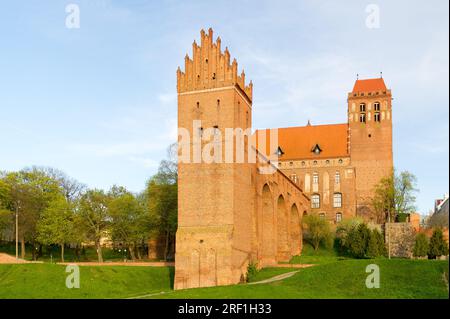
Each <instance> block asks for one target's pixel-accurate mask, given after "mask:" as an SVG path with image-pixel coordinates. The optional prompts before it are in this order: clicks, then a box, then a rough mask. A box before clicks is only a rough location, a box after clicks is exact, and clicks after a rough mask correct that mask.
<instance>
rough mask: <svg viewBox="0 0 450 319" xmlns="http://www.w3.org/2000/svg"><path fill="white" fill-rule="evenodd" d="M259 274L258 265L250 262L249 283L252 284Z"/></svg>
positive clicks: (247, 278) (248, 268)
mask: <svg viewBox="0 0 450 319" xmlns="http://www.w3.org/2000/svg"><path fill="white" fill-rule="evenodd" d="M258 272H259V270H258V264H257V263H255V262H250V263H249V264H248V266H247V276H246V280H247V282H251V281H252V280H253V278H255V276H256V275H257V274H258Z"/></svg>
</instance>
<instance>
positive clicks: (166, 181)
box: [145, 145, 178, 260]
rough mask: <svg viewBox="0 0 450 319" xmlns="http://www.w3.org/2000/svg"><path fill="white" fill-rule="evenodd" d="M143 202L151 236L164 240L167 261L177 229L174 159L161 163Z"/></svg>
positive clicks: (150, 181) (171, 149) (170, 151)
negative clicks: (145, 203) (148, 216)
mask: <svg viewBox="0 0 450 319" xmlns="http://www.w3.org/2000/svg"><path fill="white" fill-rule="evenodd" d="M173 149H174V145H172V146H171V147H170V148H169V154H172V153H173V152H174V151H173ZM145 200H146V202H147V209H148V211H149V214H150V221H151V223H150V229H151V230H152V236H153V237H163V238H164V240H165V249H164V259H165V260H167V259H168V258H169V257H170V256H169V252H170V246H171V244H172V247H173V248H172V251H174V243H175V234H176V231H177V227H178V166H177V163H176V162H175V160H174V159H169V160H163V161H161V163H160V166H159V169H158V173H157V174H156V175H154V176H153V177H152V178H151V179H150V180H149V181H148V183H147V188H146V192H145ZM172 257H173V256H172Z"/></svg>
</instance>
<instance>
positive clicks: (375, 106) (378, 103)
mask: <svg viewBox="0 0 450 319" xmlns="http://www.w3.org/2000/svg"><path fill="white" fill-rule="evenodd" d="M373 109H374V110H375V111H380V102H375V103H373Z"/></svg>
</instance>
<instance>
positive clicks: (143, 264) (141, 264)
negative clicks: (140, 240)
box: [58, 261, 175, 267]
mask: <svg viewBox="0 0 450 319" xmlns="http://www.w3.org/2000/svg"><path fill="white" fill-rule="evenodd" d="M58 265H78V266H135V267H169V266H175V263H173V262H163V261H161V262H159V261H155V262H132V261H130V262H104V263H99V262H90V261H86V262H72V263H58Z"/></svg>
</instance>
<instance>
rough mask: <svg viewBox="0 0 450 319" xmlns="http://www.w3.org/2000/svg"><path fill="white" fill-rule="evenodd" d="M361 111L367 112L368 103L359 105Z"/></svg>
mask: <svg viewBox="0 0 450 319" xmlns="http://www.w3.org/2000/svg"><path fill="white" fill-rule="evenodd" d="M359 111H360V112H365V111H366V103H361V104H360V105H359Z"/></svg>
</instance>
